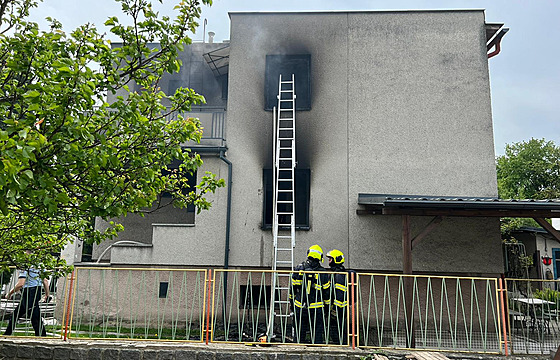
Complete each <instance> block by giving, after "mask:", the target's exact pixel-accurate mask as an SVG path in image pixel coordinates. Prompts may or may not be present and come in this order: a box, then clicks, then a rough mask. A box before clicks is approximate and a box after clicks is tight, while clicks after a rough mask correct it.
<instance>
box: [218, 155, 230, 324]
mask: <svg viewBox="0 0 560 360" xmlns="http://www.w3.org/2000/svg"><path fill="white" fill-rule="evenodd" d="M224 153H225V150H220V159H222V161H223V162H225V163H226V164H227V166H228V182H227V211H226V243H225V247H224V269H227V268H229V230H230V226H231V183H232V181H231V173H232V164H231V161H229V160H228V159H227V158H226V157H225V156H224ZM223 276H224V286H223V292H222V296H223V311H222V316H223V319H224V329H225V326H226V322H225V318H226V299H227V283H228V273H227V271H224V275H223Z"/></svg>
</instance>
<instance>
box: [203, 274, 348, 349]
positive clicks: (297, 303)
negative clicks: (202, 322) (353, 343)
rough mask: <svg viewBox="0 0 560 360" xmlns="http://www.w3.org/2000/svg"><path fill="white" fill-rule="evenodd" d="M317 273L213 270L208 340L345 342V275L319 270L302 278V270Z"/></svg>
mask: <svg viewBox="0 0 560 360" xmlns="http://www.w3.org/2000/svg"><path fill="white" fill-rule="evenodd" d="M294 274H295V276H293V275H294ZM316 274H317V273H313V272H307V271H302V272H290V271H259V270H254V271H246V270H216V271H215V272H214V278H213V282H214V286H213V289H214V290H213V293H214V297H213V306H212V309H213V311H212V324H211V326H212V330H211V331H212V341H213V342H229V343H258V342H262V341H266V342H274V343H275V344H294V343H305V344H312V345H323V346H326V345H329V346H333V345H335V346H340V345H346V344H348V336H349V335H348V327H349V321H350V317H349V315H348V292H347V290H346V289H347V288H348V280H349V279H348V276H347V274H346V273H344V274H341V273H323V278H322V279H321V278H318V279H316V280H315V279H312V280H305V279H306V275H313V276H314V275H316ZM337 274H340V275H342V278H341V280H339V281H338V282H337V281H335V280H336V276H337ZM273 279H274V280H275V288H276V289H277V290H276V293H275V294H273V293H272V286H273V285H272V284H273ZM337 291H338V298H337V297H336V295H335V294H336V292H337ZM273 295H274V297H273Z"/></svg>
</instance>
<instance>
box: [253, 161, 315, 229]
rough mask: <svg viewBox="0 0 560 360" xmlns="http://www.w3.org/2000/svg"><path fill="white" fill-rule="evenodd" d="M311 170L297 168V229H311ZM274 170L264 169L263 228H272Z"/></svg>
mask: <svg viewBox="0 0 560 360" xmlns="http://www.w3.org/2000/svg"><path fill="white" fill-rule="evenodd" d="M310 179H311V171H310V170H309V169H297V168H296V169H295V190H296V192H295V200H296V201H295V206H296V208H295V212H296V229H299V230H309V228H310V225H309V194H310ZM272 181H273V179H272V170H271V169H264V170H263V185H264V204H263V223H262V228H263V229H271V228H272V209H273V206H272V201H273V200H274V194H273V193H272V189H273V186H272Z"/></svg>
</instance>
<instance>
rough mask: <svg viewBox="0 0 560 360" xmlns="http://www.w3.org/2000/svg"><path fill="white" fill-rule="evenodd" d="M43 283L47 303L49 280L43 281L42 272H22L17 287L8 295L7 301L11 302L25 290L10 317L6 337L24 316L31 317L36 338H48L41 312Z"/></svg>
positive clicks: (32, 269) (31, 269)
mask: <svg viewBox="0 0 560 360" xmlns="http://www.w3.org/2000/svg"><path fill="white" fill-rule="evenodd" d="M41 283H42V285H43V287H44V289H45V301H46V300H47V299H48V298H49V282H48V280H47V279H43V280H41V273H40V271H39V270H37V269H34V268H29V269H28V270H22V271H20V273H19V275H18V281H17V282H16V285H15V286H14V287H13V289H11V290H10V291H9V292H8V293H7V294H6V299H8V300H9V299H10V298H11V297H12V295H13V294H15V293H16V292H19V291H20V290H22V289H23V291H22V294H21V300H20V302H19V304H18V306H17V307H16V308H15V310H14V312H13V313H12V315H11V316H10V319H9V321H8V327H7V328H6V331H5V332H4V335H12V332H13V331H14V328H15V327H16V323H17V320H18V319H19V318H21V317H24V316H25V317H26V318H28V317H29V316H30V315H31V325H33V330H35V336H47V331H46V329H45V324H43V319H42V318H41V310H40V309H39V300H40V299H41Z"/></svg>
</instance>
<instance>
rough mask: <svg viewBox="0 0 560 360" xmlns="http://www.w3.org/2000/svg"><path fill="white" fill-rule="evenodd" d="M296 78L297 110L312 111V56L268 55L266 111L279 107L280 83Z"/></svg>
mask: <svg viewBox="0 0 560 360" xmlns="http://www.w3.org/2000/svg"><path fill="white" fill-rule="evenodd" d="M280 74H282V77H283V78H284V77H290V78H291V76H292V74H294V75H295V78H296V88H295V89H296V96H297V98H296V110H300V111H301V110H311V55H309V54H307V55H267V56H266V74H265V96H266V98H265V107H264V109H265V110H272V109H273V108H274V107H275V106H277V105H278V99H277V97H276V96H277V95H278V81H279V77H280Z"/></svg>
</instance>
